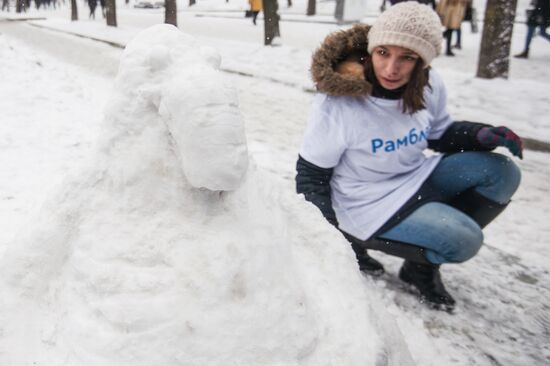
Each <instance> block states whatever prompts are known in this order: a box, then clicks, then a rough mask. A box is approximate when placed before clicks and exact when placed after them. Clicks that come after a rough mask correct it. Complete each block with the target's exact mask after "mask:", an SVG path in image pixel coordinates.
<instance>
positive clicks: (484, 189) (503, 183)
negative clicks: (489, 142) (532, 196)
mask: <svg viewBox="0 0 550 366" xmlns="http://www.w3.org/2000/svg"><path fill="white" fill-rule="evenodd" d="M487 154H488V155H487V158H488V159H487V160H486V164H487V172H488V174H490V176H489V177H488V178H489V180H490V182H491V184H488V185H486V186H480V187H478V189H477V190H478V191H479V193H481V194H483V195H484V196H486V197H488V198H490V199H492V200H494V201H496V202H499V203H503V204H504V203H508V201H509V200H510V198H511V197H512V195H513V194H514V193H515V192H516V190H517V189H518V187H519V184H520V182H521V170H520V169H519V167H518V166H517V165H516V163H514V161H512V159H510V158H509V157H507V156H504V155H502V154H498V153H493V152H491V153H487Z"/></svg>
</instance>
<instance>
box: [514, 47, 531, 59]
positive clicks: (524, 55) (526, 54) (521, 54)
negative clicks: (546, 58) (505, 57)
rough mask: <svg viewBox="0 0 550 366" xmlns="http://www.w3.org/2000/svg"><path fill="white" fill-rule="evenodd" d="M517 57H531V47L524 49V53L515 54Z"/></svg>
mask: <svg viewBox="0 0 550 366" xmlns="http://www.w3.org/2000/svg"><path fill="white" fill-rule="evenodd" d="M514 57H515V58H529V48H528V49H526V50H525V51H523V52H522V53H518V54H517V55H514Z"/></svg>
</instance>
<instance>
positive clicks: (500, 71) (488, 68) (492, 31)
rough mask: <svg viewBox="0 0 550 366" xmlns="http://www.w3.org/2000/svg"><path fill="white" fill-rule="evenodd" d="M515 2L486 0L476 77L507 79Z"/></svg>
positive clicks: (511, 0)
mask: <svg viewBox="0 0 550 366" xmlns="http://www.w3.org/2000/svg"><path fill="white" fill-rule="evenodd" d="M516 6H517V0H487V5H486V7H485V18H484V23H483V34H482V37H481V47H480V50H479V61H478V64H477V77H479V78H484V79H493V78H497V77H502V78H505V79H507V78H508V70H509V67H510V44H511V42H512V30H513V28H514V17H515V16H516Z"/></svg>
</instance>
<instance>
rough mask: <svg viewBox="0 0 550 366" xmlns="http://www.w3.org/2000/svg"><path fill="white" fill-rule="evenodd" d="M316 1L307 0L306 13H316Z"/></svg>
mask: <svg viewBox="0 0 550 366" xmlns="http://www.w3.org/2000/svg"><path fill="white" fill-rule="evenodd" d="M315 3H316V0H308V1H307V12H306V15H315Z"/></svg>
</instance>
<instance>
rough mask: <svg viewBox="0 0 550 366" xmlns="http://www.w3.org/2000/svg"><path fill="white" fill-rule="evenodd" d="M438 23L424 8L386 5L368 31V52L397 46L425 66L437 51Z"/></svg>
mask: <svg viewBox="0 0 550 366" xmlns="http://www.w3.org/2000/svg"><path fill="white" fill-rule="evenodd" d="M441 27H442V25H441V20H440V19H439V16H438V15H437V14H436V12H435V11H433V9H432V8H431V7H429V6H428V5H424V4H420V3H418V2H416V1H406V2H401V3H398V4H395V5H393V6H390V7H389V8H388V9H387V10H386V11H385V12H383V13H382V14H380V16H379V17H378V18H377V19H376V21H375V22H374V24H373V25H372V27H371V28H370V30H369V35H368V38H369V45H368V52H369V53H372V50H373V49H374V48H375V47H378V46H400V47H405V48H408V49H410V50H412V51H414V52H416V53H417V54H418V55H419V56H420V57H421V58H422V59H423V60H424V62H425V64H426V65H429V64H430V62H432V60H433V59H434V57H435V56H437V55H439V53H440V52H441V40H442V38H443V37H442V33H441V32H442V30H441Z"/></svg>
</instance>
